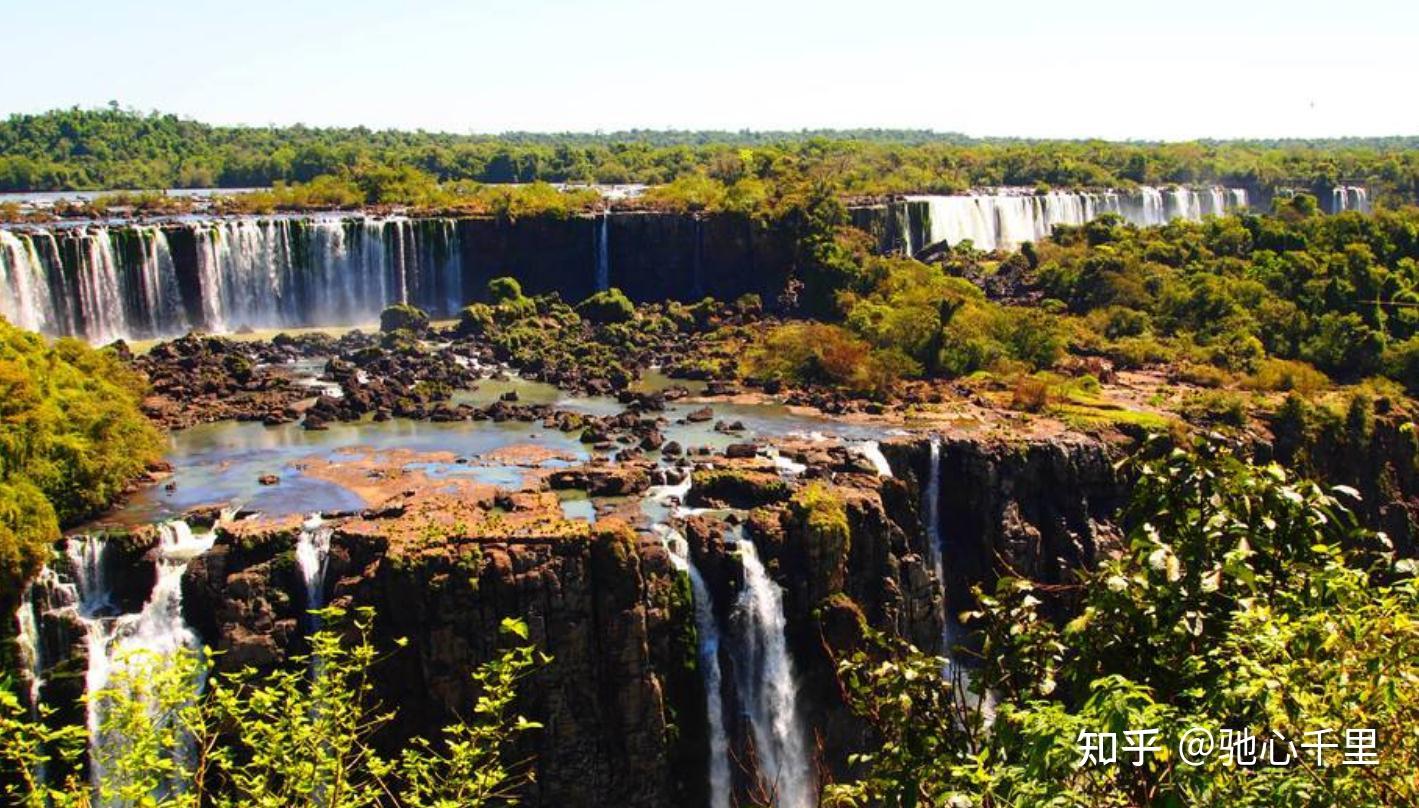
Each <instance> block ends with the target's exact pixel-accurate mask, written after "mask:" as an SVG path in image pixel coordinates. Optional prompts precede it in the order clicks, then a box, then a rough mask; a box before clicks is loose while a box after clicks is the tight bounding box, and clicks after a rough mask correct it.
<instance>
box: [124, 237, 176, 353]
mask: <svg viewBox="0 0 1419 808" xmlns="http://www.w3.org/2000/svg"><path fill="white" fill-rule="evenodd" d="M133 231H134V234H135V235H136V236H137V238H138V246H139V250H140V252H141V262H140V264H139V281H140V282H141V289H140V292H141V295H142V306H141V309H142V314H143V315H144V317H143V326H144V328H145V330H146V333H147V334H150V335H156V334H162V333H164V331H165V330H172V329H176V330H185V329H186V328H187V314H186V312H185V311H184V310H183V307H182V293H181V291H180V290H179V289H178V283H177V266H176V264H174V263H173V260H172V247H170V246H169V245H168V237H167V234H166V233H164V232H163V229H162V228H161V227H141V226H135V227H134V228H133Z"/></svg>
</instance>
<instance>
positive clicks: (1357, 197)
mask: <svg viewBox="0 0 1419 808" xmlns="http://www.w3.org/2000/svg"><path fill="white" fill-rule="evenodd" d="M1351 210H1353V211H1358V212H1360V213H1369V212H1370V193H1369V191H1368V190H1367V189H1365V188H1364V187H1362V186H1359V185H1337V186H1335V188H1333V189H1332V190H1331V192H1330V212H1331V213H1343V212H1345V211H1351Z"/></svg>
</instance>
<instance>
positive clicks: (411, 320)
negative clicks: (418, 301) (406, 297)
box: [379, 303, 429, 334]
mask: <svg viewBox="0 0 1419 808" xmlns="http://www.w3.org/2000/svg"><path fill="white" fill-rule="evenodd" d="M379 330H380V331H384V332H386V333H387V332H390V331H409V332H412V333H414V334H422V333H424V332H425V331H428V330H429V315H428V313H427V312H425V311H424V310H423V309H421V308H419V307H418V306H411V305H409V304H408V303H396V304H394V305H393V306H389V307H388V308H386V309H385V310H384V311H382V312H380V313H379Z"/></svg>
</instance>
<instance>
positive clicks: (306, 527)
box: [296, 513, 331, 609]
mask: <svg viewBox="0 0 1419 808" xmlns="http://www.w3.org/2000/svg"><path fill="white" fill-rule="evenodd" d="M330 534H331V529H330V527H328V526H327V525H325V524H324V522H323V520H322V519H321V518H320V514H318V513H316V514H311V516H310V518H309V519H307V520H306V521H305V522H304V523H303V524H302V525H301V533H300V537H299V538H298V539H297V540H296V566H297V567H299V568H300V571H301V580H302V581H303V582H304V584H305V596H306V608H307V609H319V608H321V607H322V606H324V605H325V563H326V561H327V560H328V559H329V557H330Z"/></svg>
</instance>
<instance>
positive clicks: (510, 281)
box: [488, 277, 526, 306]
mask: <svg viewBox="0 0 1419 808" xmlns="http://www.w3.org/2000/svg"><path fill="white" fill-rule="evenodd" d="M525 299H526V298H524V297H523V295H522V284H520V283H518V282H517V278H509V277H501V278H493V279H492V280H490V281H488V302H490V303H492V304H493V305H494V306H497V305H501V304H503V303H520V302H522V301H523V300H525Z"/></svg>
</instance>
